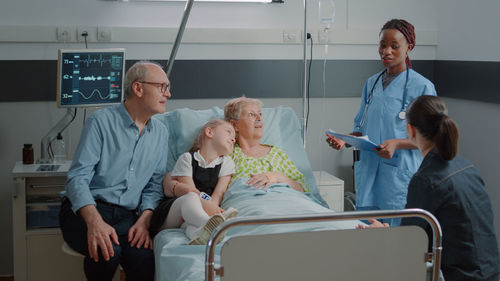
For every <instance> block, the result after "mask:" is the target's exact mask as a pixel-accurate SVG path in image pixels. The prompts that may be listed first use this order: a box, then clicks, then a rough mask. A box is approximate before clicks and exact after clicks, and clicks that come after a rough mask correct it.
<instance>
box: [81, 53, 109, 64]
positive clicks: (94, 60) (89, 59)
mask: <svg viewBox="0 0 500 281" xmlns="http://www.w3.org/2000/svg"><path fill="white" fill-rule="evenodd" d="M75 59H79V60H80V63H84V64H86V65H87V67H89V66H90V64H91V63H98V64H99V65H100V66H101V67H102V66H103V65H104V64H105V63H111V59H105V58H103V57H102V54H99V58H92V57H91V56H90V55H87V58H80V56H79V55H76V56H75Z"/></svg>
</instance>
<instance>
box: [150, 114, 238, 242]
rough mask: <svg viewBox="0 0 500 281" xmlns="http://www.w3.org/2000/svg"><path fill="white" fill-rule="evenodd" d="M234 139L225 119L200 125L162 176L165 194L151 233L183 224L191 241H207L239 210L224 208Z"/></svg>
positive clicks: (155, 213)
mask: <svg viewBox="0 0 500 281" xmlns="http://www.w3.org/2000/svg"><path fill="white" fill-rule="evenodd" d="M234 142H235V131H234V128H233V126H232V125H231V124H229V123H228V122H226V121H223V120H218V119H214V120H210V121H208V123H206V124H205V126H203V128H201V130H200V131H199V133H198V135H197V136H196V138H195V140H194V144H193V147H192V148H191V150H190V151H189V152H186V153H184V154H182V155H181V156H180V157H179V159H178V160H177V162H176V163H175V166H174V169H173V170H172V172H171V173H170V174H168V175H167V176H165V179H164V180H163V190H164V192H165V195H166V197H167V198H166V199H164V200H163V201H162V202H161V203H160V204H159V206H158V207H157V208H156V210H155V211H154V214H153V218H152V219H151V227H150V232H151V234H152V235H154V234H156V233H157V232H158V231H160V230H163V229H166V228H179V227H181V228H183V229H185V230H186V236H187V237H188V238H189V239H191V241H190V242H189V244H190V245H202V244H206V243H207V242H208V238H209V237H210V233H212V231H213V230H214V229H215V228H216V227H217V226H218V225H219V224H221V223H222V222H224V221H225V220H227V219H229V218H232V217H234V216H236V215H237V214H238V211H237V210H236V209H234V208H229V209H228V210H227V211H224V210H222V209H221V208H220V207H219V205H220V203H221V201H222V197H223V195H224V192H225V191H226V189H227V187H228V185H229V181H230V180H231V176H232V174H234V162H233V160H232V159H231V158H230V157H229V156H227V154H229V153H230V152H231V151H232V150H233V146H234Z"/></svg>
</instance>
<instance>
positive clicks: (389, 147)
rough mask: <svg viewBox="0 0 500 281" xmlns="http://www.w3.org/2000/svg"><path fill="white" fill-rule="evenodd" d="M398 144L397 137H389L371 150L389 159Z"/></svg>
mask: <svg viewBox="0 0 500 281" xmlns="http://www.w3.org/2000/svg"><path fill="white" fill-rule="evenodd" d="M398 144H399V140H398V139H390V140H386V141H384V142H383V143H382V144H381V145H380V148H374V149H373V150H375V151H376V152H377V154H378V156H380V157H381V158H384V159H391V158H392V156H393V155H394V152H395V151H396V149H398Z"/></svg>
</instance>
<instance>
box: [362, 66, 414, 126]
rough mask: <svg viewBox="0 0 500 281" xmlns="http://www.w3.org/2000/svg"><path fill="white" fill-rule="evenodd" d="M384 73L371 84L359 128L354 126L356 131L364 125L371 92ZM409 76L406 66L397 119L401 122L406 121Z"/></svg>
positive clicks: (371, 96) (370, 100) (371, 95)
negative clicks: (401, 101)
mask: <svg viewBox="0 0 500 281" xmlns="http://www.w3.org/2000/svg"><path fill="white" fill-rule="evenodd" d="M386 71H387V70H384V71H382V72H381V73H380V74H379V75H378V76H377V79H375V83H373V86H372V89H371V91H370V92H369V94H367V95H366V97H365V109H364V110H363V116H362V117H361V122H360V123H359V126H356V129H358V130H361V128H362V127H363V126H364V125H365V122H366V112H367V111H368V106H369V105H370V103H371V102H372V98H373V90H375V86H377V83H378V80H380V77H382V75H384V73H385V72H386ZM409 75H410V69H409V68H408V65H407V66H406V81H405V87H404V89H403V103H402V104H401V111H400V112H399V113H398V117H399V119H401V120H405V119H406V93H407V90H408V79H409Z"/></svg>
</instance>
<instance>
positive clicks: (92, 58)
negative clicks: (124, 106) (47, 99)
mask: <svg viewBox="0 0 500 281" xmlns="http://www.w3.org/2000/svg"><path fill="white" fill-rule="evenodd" d="M124 69H125V49H82V50H59V55H58V61H57V106H59V107H91V106H103V105H111V104H119V103H121V102H122V101H123V72H124Z"/></svg>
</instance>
